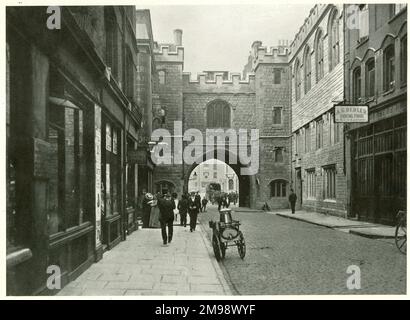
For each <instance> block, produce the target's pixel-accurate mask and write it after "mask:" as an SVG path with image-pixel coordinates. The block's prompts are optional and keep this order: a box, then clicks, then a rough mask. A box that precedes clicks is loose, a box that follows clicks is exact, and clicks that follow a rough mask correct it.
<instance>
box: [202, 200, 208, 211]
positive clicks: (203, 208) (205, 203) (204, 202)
mask: <svg viewBox="0 0 410 320" xmlns="http://www.w3.org/2000/svg"><path fill="white" fill-rule="evenodd" d="M207 204H208V199H207V198H203V199H202V212H206V205H207Z"/></svg>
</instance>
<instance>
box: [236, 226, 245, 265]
mask: <svg viewBox="0 0 410 320" xmlns="http://www.w3.org/2000/svg"><path fill="white" fill-rule="evenodd" d="M237 246H238V253H239V257H241V259H243V258H245V255H246V244H245V238H244V236H243V234H242V232H239V241H238V243H237Z"/></svg>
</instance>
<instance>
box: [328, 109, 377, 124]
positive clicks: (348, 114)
mask: <svg viewBox="0 0 410 320" xmlns="http://www.w3.org/2000/svg"><path fill="white" fill-rule="evenodd" d="M335 122H336V123H355V122H369V106H354V105H351V106H347V105H339V106H338V105H336V106H335Z"/></svg>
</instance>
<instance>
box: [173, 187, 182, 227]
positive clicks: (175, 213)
mask: <svg viewBox="0 0 410 320" xmlns="http://www.w3.org/2000/svg"><path fill="white" fill-rule="evenodd" d="M172 201H174V203H175V209H174V218H175V220H174V221H175V222H178V202H179V201H178V194H177V193H176V192H174V193H172ZM180 220H181V218H180Z"/></svg>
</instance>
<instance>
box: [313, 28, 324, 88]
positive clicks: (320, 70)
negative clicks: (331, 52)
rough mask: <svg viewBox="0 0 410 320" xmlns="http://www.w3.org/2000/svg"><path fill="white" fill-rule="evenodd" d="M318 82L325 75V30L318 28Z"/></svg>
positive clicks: (316, 54) (316, 43)
mask: <svg viewBox="0 0 410 320" xmlns="http://www.w3.org/2000/svg"><path fill="white" fill-rule="evenodd" d="M315 64H316V83H318V82H319V81H320V80H321V79H323V77H324V69H325V68H324V53H323V31H322V29H318V31H317V33H316V41H315Z"/></svg>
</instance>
